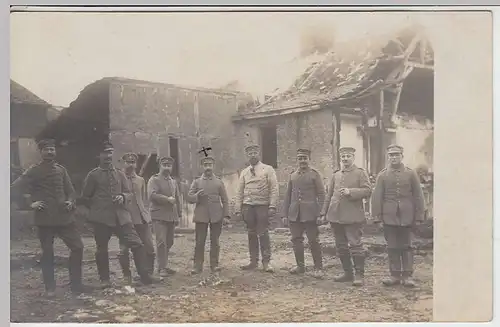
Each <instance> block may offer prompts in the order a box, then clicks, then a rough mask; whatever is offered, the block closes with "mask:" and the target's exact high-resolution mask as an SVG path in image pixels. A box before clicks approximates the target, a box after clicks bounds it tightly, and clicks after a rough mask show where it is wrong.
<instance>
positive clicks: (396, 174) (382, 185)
mask: <svg viewBox="0 0 500 327" xmlns="http://www.w3.org/2000/svg"><path fill="white" fill-rule="evenodd" d="M387 156H388V158H389V165H388V167H387V168H385V169H383V170H382V171H381V172H380V173H379V174H378V176H377V181H376V182H375V188H374V190H373V194H372V198H371V207H372V215H373V217H374V221H375V222H377V223H383V228H384V236H385V239H386V241H387V252H388V257H389V270H390V274H391V276H390V277H389V278H387V279H384V280H383V281H382V282H383V284H384V285H386V286H393V285H397V284H400V283H401V284H403V285H404V286H406V287H414V286H415V281H413V279H412V278H411V277H412V275H413V249H412V228H413V227H414V226H415V225H416V224H420V223H421V222H422V221H423V220H424V212H425V204H424V196H423V192H422V187H421V185H420V181H419V178H418V176H417V173H416V172H415V171H414V170H412V169H410V168H408V167H406V166H405V165H403V163H402V160H403V147H401V146H399V145H390V146H389V147H388V148H387Z"/></svg>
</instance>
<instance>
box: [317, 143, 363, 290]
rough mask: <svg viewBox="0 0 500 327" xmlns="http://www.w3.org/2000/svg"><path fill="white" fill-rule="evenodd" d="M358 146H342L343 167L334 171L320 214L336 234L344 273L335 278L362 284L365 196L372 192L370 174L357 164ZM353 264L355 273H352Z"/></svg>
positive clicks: (336, 242) (340, 280)
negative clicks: (355, 159)
mask: <svg viewBox="0 0 500 327" xmlns="http://www.w3.org/2000/svg"><path fill="white" fill-rule="evenodd" d="M355 151H356V150H355V149H354V148H351V147H343V148H340V149H339V154H340V159H341V163H342V168H341V169H340V170H337V171H335V172H334V173H333V177H332V180H331V181H330V186H329V188H328V195H327V197H326V200H325V204H324V206H323V209H322V212H321V216H322V217H324V216H325V215H326V217H327V220H328V221H329V222H330V223H331V226H332V230H333V233H334V236H335V245H336V247H337V254H338V256H339V258H340V262H341V263H342V268H343V269H344V273H343V274H342V275H340V276H337V277H335V279H334V280H335V281H337V282H350V281H352V283H353V285H354V286H361V285H363V277H364V272H365V249H364V246H363V243H362V240H361V237H362V228H363V225H364V223H365V222H366V217H365V211H364V208H363V199H365V198H368V197H369V196H370V194H371V184H370V180H369V178H368V174H367V173H366V171H365V170H364V169H362V168H359V167H357V166H356V165H355V164H354V156H355ZM353 263H354V268H355V272H356V274H353V269H352V268H353Z"/></svg>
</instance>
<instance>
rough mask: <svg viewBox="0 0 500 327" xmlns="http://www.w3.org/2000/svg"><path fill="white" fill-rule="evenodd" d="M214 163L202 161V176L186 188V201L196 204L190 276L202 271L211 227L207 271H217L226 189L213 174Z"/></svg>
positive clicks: (225, 206)
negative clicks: (187, 189) (192, 264)
mask: <svg viewBox="0 0 500 327" xmlns="http://www.w3.org/2000/svg"><path fill="white" fill-rule="evenodd" d="M214 163H215V160H214V158H212V157H205V158H202V159H201V164H202V166H203V169H204V172H203V175H202V176H201V177H198V178H197V179H195V180H194V181H193V183H192V184H191V187H190V188H189V193H188V200H189V202H191V203H196V207H195V209H194V222H195V224H196V229H195V232H196V245H195V250H194V268H193V270H192V271H191V274H193V275H196V274H199V273H201V272H202V271H203V261H204V257H205V241H206V239H207V231H208V227H209V226H210V269H211V270H212V272H218V271H220V267H219V252H220V246H219V237H220V234H221V232H222V224H223V223H227V222H228V221H229V212H228V202H229V201H228V198H227V192H226V187H225V186H224V183H223V182H222V180H221V179H220V178H218V177H217V176H215V175H214V174H213V169H214Z"/></svg>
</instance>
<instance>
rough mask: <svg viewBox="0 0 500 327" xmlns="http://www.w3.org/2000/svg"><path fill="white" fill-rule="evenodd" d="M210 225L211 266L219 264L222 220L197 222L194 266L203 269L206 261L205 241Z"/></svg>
mask: <svg viewBox="0 0 500 327" xmlns="http://www.w3.org/2000/svg"><path fill="white" fill-rule="evenodd" d="M209 226H210V267H212V268H215V267H218V266H219V252H220V245H219V238H220V234H221V232H222V221H219V222H216V223H196V227H195V232H196V235H195V237H196V245H195V248H194V266H195V267H196V268H199V269H201V268H202V267H203V262H204V261H205V242H206V239H207V232H208V227H209Z"/></svg>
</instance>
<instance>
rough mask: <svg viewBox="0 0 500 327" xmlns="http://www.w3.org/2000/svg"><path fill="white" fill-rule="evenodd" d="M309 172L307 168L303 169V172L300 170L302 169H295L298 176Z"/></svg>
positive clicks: (309, 168)
mask: <svg viewBox="0 0 500 327" xmlns="http://www.w3.org/2000/svg"><path fill="white" fill-rule="evenodd" d="M310 170H311V167H307V168H306V169H304V170H302V169H300V168H297V172H298V173H299V174H305V173H307V172H309V171H310Z"/></svg>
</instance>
